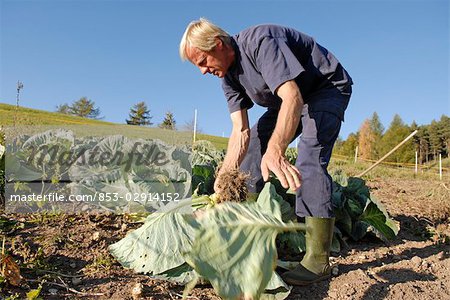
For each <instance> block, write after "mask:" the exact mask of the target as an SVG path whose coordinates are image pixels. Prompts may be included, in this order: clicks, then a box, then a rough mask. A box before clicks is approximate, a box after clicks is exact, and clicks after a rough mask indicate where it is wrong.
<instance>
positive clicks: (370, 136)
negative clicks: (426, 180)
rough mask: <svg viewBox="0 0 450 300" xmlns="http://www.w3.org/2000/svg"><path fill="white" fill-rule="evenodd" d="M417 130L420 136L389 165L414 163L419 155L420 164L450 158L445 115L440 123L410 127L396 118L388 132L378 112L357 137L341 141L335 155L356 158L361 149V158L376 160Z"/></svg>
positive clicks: (449, 130) (448, 125)
mask: <svg viewBox="0 0 450 300" xmlns="http://www.w3.org/2000/svg"><path fill="white" fill-rule="evenodd" d="M414 130H417V131H418V132H417V134H416V135H415V136H414V137H413V138H412V139H411V140H410V141H408V142H407V143H406V144H404V145H403V146H402V147H400V148H399V149H398V150H397V151H396V152H394V153H393V154H392V155H391V156H389V157H388V159H387V161H391V162H398V163H408V162H410V163H414V161H415V155H416V151H417V154H418V162H419V163H420V164H422V163H426V162H428V161H432V160H436V159H438V157H439V154H442V157H449V154H450V117H448V116H446V115H442V116H441V118H440V119H439V120H437V121H436V120H433V121H432V122H431V124H427V125H420V126H419V125H417V123H416V122H412V124H411V125H408V124H405V122H403V120H402V119H401V117H400V116H399V115H398V114H396V115H395V116H394V118H393V119H392V121H391V123H390V125H389V128H388V129H387V130H385V128H384V126H383V124H382V123H381V122H380V118H379V116H378V114H377V113H376V112H374V113H373V115H372V117H371V118H369V119H366V120H364V122H363V123H362V124H361V126H360V128H359V130H358V131H357V132H356V133H351V134H350V135H349V136H348V137H347V139H346V140H343V139H341V138H338V140H337V141H336V145H335V148H334V152H335V153H336V154H340V155H345V156H354V155H355V149H356V147H358V157H360V158H363V159H372V160H376V159H379V158H381V157H382V156H383V155H384V154H386V153H387V152H388V151H390V150H391V149H392V148H394V147H395V146H396V145H397V144H399V143H400V142H401V141H403V139H405V138H406V137H407V136H408V135H409V134H411V133H412V132H413V131H414Z"/></svg>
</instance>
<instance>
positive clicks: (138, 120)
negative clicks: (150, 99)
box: [126, 102, 153, 126]
mask: <svg viewBox="0 0 450 300" xmlns="http://www.w3.org/2000/svg"><path fill="white" fill-rule="evenodd" d="M129 118H130V119H129V120H126V122H127V124H129V125H137V126H150V125H153V123H152V122H151V121H150V119H151V118H152V117H151V116H150V110H149V109H148V107H147V104H145V102H139V103H137V104H135V105H134V106H133V107H132V108H130V114H129Z"/></svg>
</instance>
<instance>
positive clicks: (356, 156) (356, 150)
mask: <svg viewBox="0 0 450 300" xmlns="http://www.w3.org/2000/svg"><path fill="white" fill-rule="evenodd" d="M357 160H358V146H356V148H355V163H356V161H357Z"/></svg>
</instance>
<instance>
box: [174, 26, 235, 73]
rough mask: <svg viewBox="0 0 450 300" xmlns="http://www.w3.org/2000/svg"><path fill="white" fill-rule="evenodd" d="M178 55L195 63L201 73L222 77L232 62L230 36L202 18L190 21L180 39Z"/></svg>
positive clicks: (232, 53) (232, 52) (232, 51)
mask: <svg viewBox="0 0 450 300" xmlns="http://www.w3.org/2000/svg"><path fill="white" fill-rule="evenodd" d="M180 57H181V59H182V60H189V61H190V62H191V63H193V64H194V65H196V66H197V67H198V68H199V69H200V72H202V74H206V73H210V74H213V75H215V76H218V77H221V78H222V77H224V76H225V74H226V73H227V71H228V69H229V68H230V66H231V65H232V64H233V62H234V49H233V47H232V46H231V37H230V35H229V34H228V33H226V32H225V31H224V30H222V29H221V28H219V27H217V26H216V25H214V24H213V23H211V22H209V21H208V20H206V19H204V18H200V20H198V21H192V22H191V23H190V24H189V25H188V27H187V28H186V31H185V32H184V34H183V38H182V39H181V42H180Z"/></svg>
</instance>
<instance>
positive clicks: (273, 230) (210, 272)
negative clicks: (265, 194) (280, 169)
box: [185, 202, 299, 299]
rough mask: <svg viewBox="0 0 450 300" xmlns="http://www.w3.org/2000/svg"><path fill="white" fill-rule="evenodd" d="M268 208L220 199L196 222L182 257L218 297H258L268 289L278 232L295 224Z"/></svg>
mask: <svg viewBox="0 0 450 300" xmlns="http://www.w3.org/2000/svg"><path fill="white" fill-rule="evenodd" d="M272 207H273V208H274V209H273V214H270V213H266V212H262V211H261V206H260V205H258V204H257V203H230V202H228V203H222V204H219V205H217V206H215V208H214V209H210V210H207V211H205V214H204V215H203V217H202V218H201V220H199V222H200V227H199V229H198V230H197V235H196V238H195V241H194V244H193V245H192V249H191V251H190V252H188V253H187V254H186V255H185V258H186V261H187V263H188V264H190V265H191V266H192V267H193V268H194V270H195V271H196V272H197V273H198V274H200V275H201V276H202V277H204V278H207V279H208V280H209V281H210V282H211V284H212V286H213V287H214V289H215V290H216V292H217V293H218V294H219V295H220V296H221V297H223V298H225V299H238V298H239V297H252V298H254V299H258V298H259V297H260V296H261V294H262V293H263V292H264V290H265V289H266V287H267V285H268V283H269V281H270V280H271V277H272V275H273V271H274V269H275V266H276V258H277V250H276V246H275V238H276V236H277V234H278V233H279V232H283V231H289V230H296V229H298V228H299V226H298V224H293V223H290V224H287V223H284V222H283V221H281V219H280V213H279V212H276V210H277V205H274V206H272ZM278 209H279V208H278Z"/></svg>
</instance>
